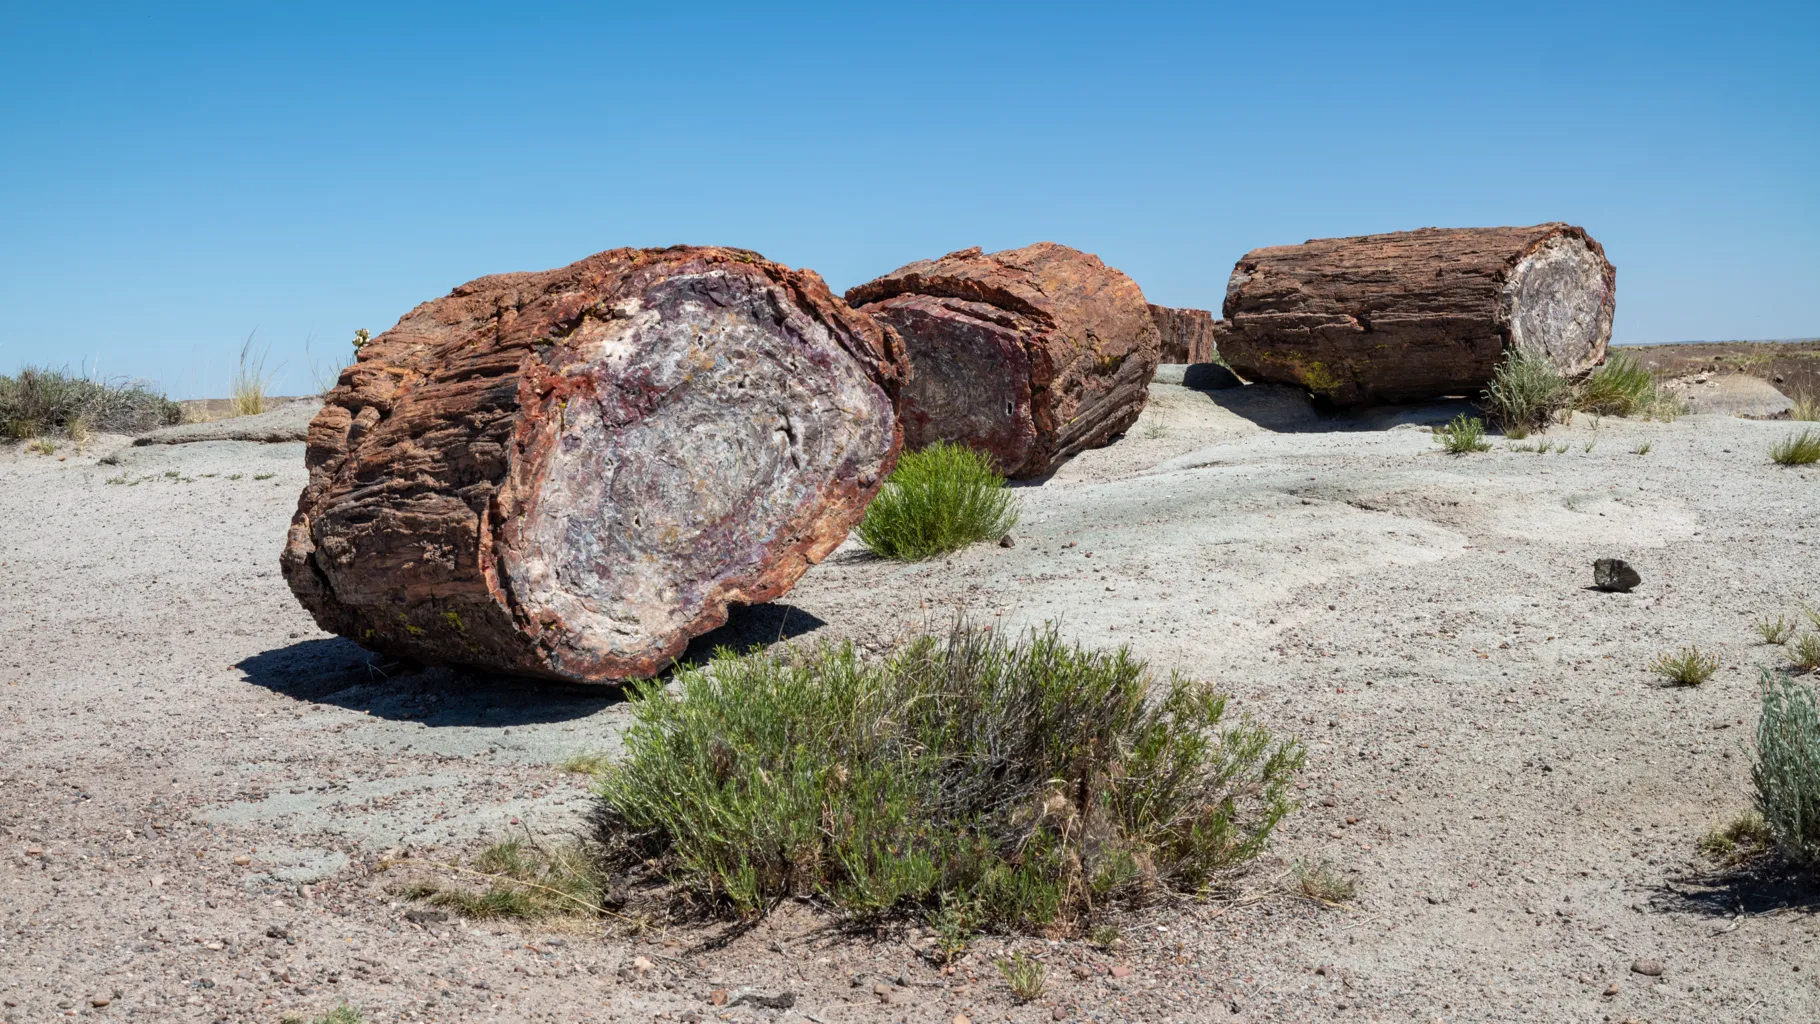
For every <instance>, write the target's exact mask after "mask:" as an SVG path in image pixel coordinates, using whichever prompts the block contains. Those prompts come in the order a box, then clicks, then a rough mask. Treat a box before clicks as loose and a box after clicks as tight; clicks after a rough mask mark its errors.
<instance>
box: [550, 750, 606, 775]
mask: <svg viewBox="0 0 1820 1024" xmlns="http://www.w3.org/2000/svg"><path fill="white" fill-rule="evenodd" d="M612 760H613V759H612V758H611V757H609V756H608V755H606V754H599V753H589V754H576V755H574V756H572V757H569V758H568V759H566V760H564V761H563V763H562V766H561V767H562V770H563V771H565V772H574V773H575V774H577V775H595V774H598V773H599V772H600V771H601V770H602V769H604V768H606V766H607V765H609V764H611V763H612Z"/></svg>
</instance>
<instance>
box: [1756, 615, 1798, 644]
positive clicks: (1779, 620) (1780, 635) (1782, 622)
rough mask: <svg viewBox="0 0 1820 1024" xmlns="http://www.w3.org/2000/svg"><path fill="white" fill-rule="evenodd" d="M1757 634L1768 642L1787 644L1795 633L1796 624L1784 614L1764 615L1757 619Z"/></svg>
mask: <svg viewBox="0 0 1820 1024" xmlns="http://www.w3.org/2000/svg"><path fill="white" fill-rule="evenodd" d="M1757 634H1758V635H1759V636H1761V637H1763V642H1764V643H1766V644H1785V643H1788V641H1789V639H1790V638H1791V637H1793V636H1794V635H1795V624H1794V623H1792V622H1790V621H1788V619H1787V618H1786V617H1784V616H1781V615H1778V616H1776V617H1775V618H1773V619H1772V618H1770V617H1769V616H1767V615H1766V616H1764V617H1763V618H1761V619H1758V620H1757Z"/></svg>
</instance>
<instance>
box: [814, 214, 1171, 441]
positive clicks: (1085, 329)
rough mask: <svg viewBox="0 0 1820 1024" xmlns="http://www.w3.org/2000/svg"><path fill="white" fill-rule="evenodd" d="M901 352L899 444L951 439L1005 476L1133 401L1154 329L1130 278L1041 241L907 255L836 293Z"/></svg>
mask: <svg viewBox="0 0 1820 1024" xmlns="http://www.w3.org/2000/svg"><path fill="white" fill-rule="evenodd" d="M847 301H848V302H850V303H852V304H853V305H854V306H856V307H860V308H861V310H862V311H863V312H866V313H870V314H872V315H873V316H874V317H877V318H878V319H879V320H881V321H883V322H884V323H886V324H888V325H890V326H891V327H893V328H896V330H897V332H898V334H900V335H901V336H902V337H903V340H904V348H905V350H906V351H907V352H908V354H909V359H910V367H911V375H910V381H909V383H908V384H906V385H905V387H904V396H903V423H904V443H905V444H906V445H908V446H909V447H911V448H913V449H914V448H921V447H923V446H925V445H928V444H932V443H934V442H936V441H959V442H964V443H966V444H969V445H972V446H973V447H975V448H977V449H979V450H980V451H983V452H986V453H987V454H989V455H991V456H992V457H993V459H994V460H995V461H996V462H997V464H998V467H999V470H1000V471H1001V472H1003V473H1004V474H1006V475H1007V476H1012V477H1033V476H1042V475H1043V474H1045V473H1047V472H1049V471H1050V470H1051V469H1052V468H1053V467H1054V466H1055V464H1056V463H1057V462H1058V461H1059V460H1061V459H1064V458H1066V457H1068V456H1070V455H1073V454H1075V453H1076V452H1080V451H1083V450H1085V449H1087V448H1094V447H1098V446H1100V445H1103V444H1106V443H1108V442H1109V441H1111V440H1112V439H1113V438H1114V437H1116V436H1118V435H1119V434H1120V433H1122V432H1123V431H1124V430H1125V428H1127V427H1129V426H1131V424H1132V422H1133V421H1135V420H1136V419H1137V417H1138V413H1140V412H1142V411H1143V408H1144V401H1145V399H1146V398H1147V397H1148V391H1147V388H1148V386H1149V383H1150V377H1151V374H1152V373H1153V372H1154V371H1155V370H1156V364H1157V329H1156V324H1155V323H1154V322H1153V321H1152V319H1151V316H1150V308H1149V306H1148V305H1147V304H1146V303H1145V302H1144V293H1143V292H1142V291H1141V290H1140V289H1139V288H1138V286H1137V283H1136V282H1134V281H1132V280H1131V278H1129V277H1126V276H1125V275H1124V274H1121V273H1119V272H1118V271H1117V270H1114V269H1112V268H1111V267H1108V266H1106V265H1105V264H1104V263H1101V262H1100V261H1099V258H1098V257H1096V256H1091V255H1088V254H1087V253H1084V252H1081V251H1079V250H1077V249H1070V248H1068V247H1067V246H1065V245H1056V244H1055V243H1053V242H1038V243H1037V244H1035V245H1029V246H1025V247H1024V248H1022V249H1007V250H1005V251H1003V252H994V253H982V252H981V251H980V249H979V247H978V246H975V247H974V248H971V249H963V250H961V251H960V252H951V253H949V254H948V255H946V256H943V257H942V258H941V259H939V260H919V261H918V262H916V263H912V264H910V265H909V266H906V267H900V268H899V269H897V270H894V271H892V272H891V273H889V274H886V275H885V276H883V277H881V278H878V279H877V280H874V281H869V282H867V283H866V284H862V285H858V286H857V287H854V288H850V289H848V291H847Z"/></svg>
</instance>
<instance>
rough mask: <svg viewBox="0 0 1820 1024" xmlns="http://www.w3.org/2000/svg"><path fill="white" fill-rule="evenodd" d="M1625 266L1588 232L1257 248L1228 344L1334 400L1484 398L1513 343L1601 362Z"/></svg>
mask: <svg viewBox="0 0 1820 1024" xmlns="http://www.w3.org/2000/svg"><path fill="white" fill-rule="evenodd" d="M1614 289H1615V272H1614V271H1613V269H1612V265H1611V263H1610V262H1608V261H1607V260H1606V258H1605V250H1604V249H1603V248H1602V247H1601V246H1600V245H1599V243H1598V242H1596V241H1594V240H1593V239H1592V238H1591V237H1589V236H1588V235H1587V234H1586V231H1585V230H1584V229H1582V228H1577V227H1572V226H1570V225H1567V224H1538V225H1536V226H1535V227H1527V228H1510V227H1505V228H1450V229H1442V228H1423V229H1421V230H1419V231H1399V232H1395V233H1393V234H1386V235H1365V236H1362V237H1357V238H1323V239H1316V240H1314V241H1310V242H1305V243H1303V244H1302V245H1284V246H1274V247H1271V248H1265V249H1253V250H1252V251H1251V252H1248V253H1246V254H1245V256H1244V258H1243V259H1241V260H1239V262H1238V265H1237V266H1235V267H1234V268H1233V271H1232V278H1231V280H1230V281H1229V282H1228V284H1227V286H1226V304H1225V311H1224V312H1225V317H1226V321H1227V323H1226V324H1225V325H1223V327H1222V328H1221V330H1220V337H1219V344H1220V353H1221V355H1222V356H1223V357H1224V358H1225V360H1226V362H1227V363H1228V364H1229V365H1230V366H1231V367H1232V368H1233V369H1234V370H1236V371H1238V373H1239V374H1240V375H1241V376H1243V377H1246V378H1247V379H1250V380H1254V381H1272V382H1275V383H1281V384H1298V385H1301V386H1302V387H1305V388H1307V389H1308V390H1309V391H1311V392H1313V393H1314V394H1316V395H1317V396H1319V397H1322V398H1324V399H1326V400H1327V401H1329V402H1331V403H1333V404H1335V405H1360V404H1366V403H1371V402H1408V401H1419V400H1422V399H1428V398H1435V397H1439V396H1441V395H1458V394H1477V393H1478V392H1479V391H1480V390H1481V389H1483V388H1484V387H1485V385H1486V383H1487V382H1488V381H1490V379H1491V374H1492V370H1493V369H1494V368H1495V367H1496V366H1497V364H1498V361H1499V360H1500V358H1502V354H1503V351H1504V349H1505V348H1507V347H1510V348H1521V349H1525V350H1527V351H1530V352H1534V353H1537V354H1540V355H1544V356H1546V357H1547V358H1548V359H1549V360H1550V361H1552V362H1553V363H1554V364H1555V366H1556V367H1558V368H1559V369H1560V370H1561V371H1562V372H1563V373H1566V374H1577V373H1583V372H1585V371H1586V370H1589V369H1591V368H1592V367H1593V366H1595V365H1597V364H1598V363H1600V362H1601V361H1603V360H1604V358H1605V346H1606V343H1607V342H1609V341H1610V340H1611V321H1612V310H1613V304H1614V296H1615V291H1614Z"/></svg>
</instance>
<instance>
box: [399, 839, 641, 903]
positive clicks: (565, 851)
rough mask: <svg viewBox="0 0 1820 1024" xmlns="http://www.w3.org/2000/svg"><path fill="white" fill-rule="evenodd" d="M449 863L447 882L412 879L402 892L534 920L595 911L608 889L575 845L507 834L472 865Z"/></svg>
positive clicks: (483, 852) (435, 901)
mask: <svg viewBox="0 0 1820 1024" xmlns="http://www.w3.org/2000/svg"><path fill="white" fill-rule="evenodd" d="M449 867H450V870H451V873H452V876H453V877H451V878H450V879H449V880H448V881H446V882H444V881H428V880H423V881H418V882H414V883H411V884H410V885H407V886H406V887H405V888H404V889H402V890H401V891H400V894H401V895H403V896H405V897H407V898H409V899H417V900H425V901H427V902H429V903H431V904H434V905H436V906H439V907H447V908H448V909H450V910H453V911H455V912H456V913H458V914H461V915H462V916H464V917H471V918H475V919H480V920H484V919H487V918H499V917H509V918H520V919H526V920H536V919H539V918H546V917H557V916H573V915H597V914H599V913H601V906H600V902H601V894H602V893H603V892H605V891H606V882H605V879H604V878H603V877H602V875H601V874H600V871H599V868H598V867H597V866H596V864H595V862H594V860H593V859H592V858H591V857H589V856H588V854H587V853H586V852H585V851H583V850H582V849H581V848H580V847H578V846H562V847H557V848H554V849H551V848H546V847H544V846H542V845H539V844H536V843H533V842H531V841H529V840H523V839H509V840H506V841H505V842H501V843H495V844H494V845H492V846H489V847H487V848H486V849H485V850H483V851H481V853H480V855H479V856H478V857H476V858H474V862H473V866H472V867H471V868H463V867H461V866H460V865H450V866H449ZM480 883H485V888H480V887H479V885H480Z"/></svg>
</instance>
